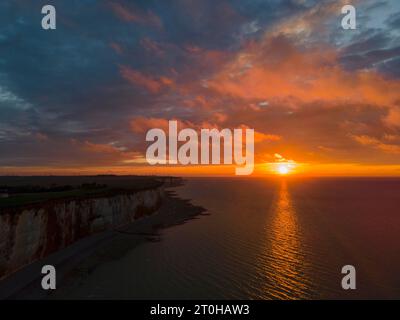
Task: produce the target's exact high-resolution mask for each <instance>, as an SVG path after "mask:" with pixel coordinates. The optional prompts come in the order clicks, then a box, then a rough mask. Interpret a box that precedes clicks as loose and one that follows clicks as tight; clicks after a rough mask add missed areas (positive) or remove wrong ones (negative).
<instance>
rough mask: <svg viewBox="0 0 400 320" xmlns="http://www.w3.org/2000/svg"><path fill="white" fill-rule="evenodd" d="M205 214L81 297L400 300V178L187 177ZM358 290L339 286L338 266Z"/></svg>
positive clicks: (187, 190)
mask: <svg viewBox="0 0 400 320" xmlns="http://www.w3.org/2000/svg"><path fill="white" fill-rule="evenodd" d="M177 191H178V194H179V195H180V196H182V197H184V198H190V199H192V200H193V203H194V204H197V205H201V206H203V207H204V208H206V209H207V210H208V212H209V213H210V215H209V216H202V217H200V218H199V219H196V220H193V221H190V222H188V223H186V224H183V225H180V226H175V227H172V228H169V229H166V230H164V231H162V240H161V241H160V242H148V243H144V244H142V245H140V246H138V247H136V248H134V249H132V250H131V251H129V252H128V253H127V254H126V255H124V256H123V257H121V258H119V259H116V260H114V261H111V262H107V263H105V264H103V265H100V266H99V267H97V268H96V269H95V270H94V271H93V272H92V273H91V274H90V275H89V276H88V277H86V278H85V279H84V281H82V283H80V284H79V286H77V288H76V289H75V290H74V291H73V292H70V295H71V296H72V297H76V298H85V297H86V298H126V299H146V298H180V299H182V298H184V299H189V298H207V299H208V298H211V299H221V298H222V299H224V298H228V299H235V298H240V299H246V298H250V299H310V298H311V299H312V298H322V299H323V298H345V299H349V298H350V299H351V298H397V299H398V298H400V180H399V179H397V180H394V179H300V178H296V179H295V178H276V179H245V180H244V179H190V180H188V181H187V183H186V185H185V186H183V187H179V188H177ZM347 264H351V265H354V266H355V267H356V270H357V277H356V280H357V289H356V290H354V291H345V290H343V289H341V278H342V276H343V275H342V274H341V268H342V266H344V265H347Z"/></svg>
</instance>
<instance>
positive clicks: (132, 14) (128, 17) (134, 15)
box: [109, 2, 162, 28]
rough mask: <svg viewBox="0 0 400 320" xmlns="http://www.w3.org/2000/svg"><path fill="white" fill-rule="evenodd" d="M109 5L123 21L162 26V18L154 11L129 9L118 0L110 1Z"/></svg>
mask: <svg viewBox="0 0 400 320" xmlns="http://www.w3.org/2000/svg"><path fill="white" fill-rule="evenodd" d="M109 5H110V6H111V9H112V10H113V11H114V13H115V14H116V15H117V16H118V17H119V18H120V19H121V20H123V21H126V22H134V23H140V24H144V25H149V26H155V27H159V28H160V27H162V22H161V20H160V18H159V17H158V16H157V15H155V14H154V13H153V12H151V11H149V12H140V11H138V10H133V9H131V8H130V9H128V8H127V7H125V6H122V5H121V4H119V3H116V2H110V3H109Z"/></svg>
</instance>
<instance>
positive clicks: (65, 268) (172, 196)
mask: <svg viewBox="0 0 400 320" xmlns="http://www.w3.org/2000/svg"><path fill="white" fill-rule="evenodd" d="M176 186H177V185H173V186H171V187H176ZM168 189H170V188H169V187H168ZM201 215H207V213H206V212H205V209H204V208H202V207H199V206H194V205H192V204H191V202H190V200H186V199H181V198H179V197H177V196H176V193H175V191H173V190H166V195H165V197H164V199H163V202H162V204H161V206H160V208H159V209H158V210H157V211H156V212H155V213H153V214H152V215H149V216H146V217H143V218H141V219H139V220H137V221H134V222H133V223H130V224H128V225H126V226H123V227H120V228H115V229H113V230H108V231H104V232H101V233H99V234H95V235H93V236H89V237H87V238H84V239H82V240H79V241H78V242H76V243H74V244H72V245H70V246H68V247H67V248H65V249H62V250H59V251H57V252H55V253H54V254H51V255H49V256H48V257H46V258H44V259H42V260H40V261H37V262H34V263H32V264H30V265H28V266H26V267H25V268H23V269H21V270H20V271H17V272H16V273H14V274H12V275H11V276H10V277H8V278H6V279H5V280H3V281H2V282H1V283H0V298H2V299H65V298H68V297H69V294H68V292H69V291H70V289H71V288H73V287H74V286H76V285H78V283H79V282H80V281H82V280H84V278H85V275H86V274H88V273H90V272H92V271H93V270H94V269H95V268H96V267H97V266H99V265H101V264H103V263H105V262H107V261H112V260H113V259H118V258H119V257H122V256H123V255H124V253H126V252H127V251H129V250H131V249H133V248H135V247H136V246H138V245H140V244H142V243H146V242H149V241H153V242H154V241H161V238H162V234H161V231H162V230H163V229H166V228H169V227H173V226H176V225H180V224H183V223H186V222H187V221H189V220H192V219H196V218H198V217H199V216H201ZM45 264H50V265H54V266H55V267H56V270H57V290H55V291H54V292H51V291H50V292H47V291H44V290H42V289H41V284H40V282H41V279H42V275H41V273H40V270H41V267H42V266H43V265H45Z"/></svg>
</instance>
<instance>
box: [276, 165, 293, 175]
mask: <svg viewBox="0 0 400 320" xmlns="http://www.w3.org/2000/svg"><path fill="white" fill-rule="evenodd" d="M277 171H278V173H279V174H281V175H285V174H288V173H289V171H290V169H289V166H288V165H287V164H283V163H282V164H280V165H279V166H278V168H277Z"/></svg>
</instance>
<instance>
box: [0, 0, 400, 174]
mask: <svg viewBox="0 0 400 320" xmlns="http://www.w3.org/2000/svg"><path fill="white" fill-rule="evenodd" d="M348 3H351V4H352V5H354V6H355V8H356V10H357V29H356V30H344V29H343V28H342V27H341V19H342V17H343V15H342V14H341V8H342V6H343V5H345V4H348ZM45 4H52V5H54V7H55V8H56V12H57V29H56V30H47V31H46V30H43V29H42V28H41V19H42V17H43V15H42V14H41V7H42V6H43V5H45ZM172 119H174V120H177V121H178V123H179V127H180V128H185V127H189V128H194V129H196V130H200V129H201V128H218V129H223V128H231V129H233V128H254V130H255V132H256V139H255V142H256V143H255V161H256V169H255V172H254V175H264V174H270V173H273V172H274V164H277V163H278V164H279V163H282V162H285V163H290V164H293V166H294V167H293V172H294V173H297V174H304V175H317V176H318V175H321V176H324V175H334V176H338V175H343V176H351V175H356V176H359V175H361V176H379V175H383V176H400V2H399V1H397V0H375V1H371V0H363V1H356V0H354V1H333V0H324V1H316V0H270V1H267V0H230V1H228V0H219V1H215V0H201V1H200V0H171V1H161V0H159V1H156V0H145V1H144V0H143V1H122V0H121V1H112V0H103V1H101V0H100V1H97V0H69V1H61V0H52V1H49V0H47V1H28V0H16V1H2V2H0V174H21V175H22V174H92V173H118V174H178V175H179V174H182V175H220V174H222V175H230V174H233V172H234V171H233V169H232V167H231V166H198V167H193V166H189V167H182V166H173V167H165V166H164V167H153V166H149V165H147V164H146V163H145V159H144V155H145V152H146V148H147V147H148V145H149V143H148V142H146V141H145V135H146V132H147V131H148V130H149V129H151V128H167V124H168V120H172Z"/></svg>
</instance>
